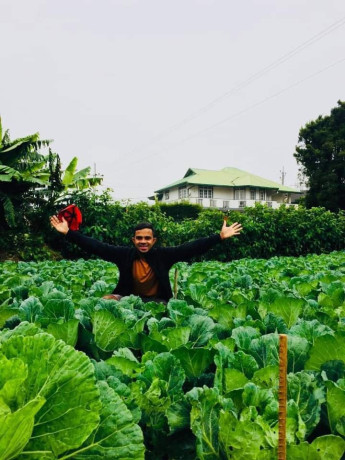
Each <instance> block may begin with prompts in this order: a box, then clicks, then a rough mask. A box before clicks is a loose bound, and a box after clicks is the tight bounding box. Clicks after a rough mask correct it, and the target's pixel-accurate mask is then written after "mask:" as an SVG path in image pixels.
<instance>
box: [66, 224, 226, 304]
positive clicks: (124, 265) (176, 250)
mask: <svg viewBox="0 0 345 460" xmlns="http://www.w3.org/2000/svg"><path fill="white" fill-rule="evenodd" d="M66 238H67V240H68V241H71V242H73V243H75V244H77V245H78V246H79V247H80V248H81V249H84V250H85V251H87V252H89V253H91V254H95V255H97V256H99V257H100V258H101V259H104V260H107V261H109V262H113V263H114V264H116V265H117V266H118V268H119V272H120V276H119V282H118V284H117V286H116V287H115V289H114V292H113V294H120V295H122V296H127V295H130V294H132V286H133V275H132V266H133V261H134V260H135V259H136V258H138V257H139V256H140V253H139V251H138V250H137V249H136V248H135V247H132V248H131V247H127V246H113V245H111V244H107V243H102V242H100V241H98V240H96V239H94V238H90V237H88V236H85V235H83V234H82V233H79V232H77V231H72V230H69V231H68V233H67V235H66ZM220 241H221V238H220V235H219V234H214V235H211V236H208V237H206V238H199V239H197V240H194V241H191V242H189V243H184V244H181V245H180V246H173V247H153V248H152V249H151V250H150V251H149V252H148V253H146V254H145V256H144V257H145V259H146V261H147V263H148V264H149V265H150V266H151V268H152V270H153V272H154V274H155V276H156V277H157V280H158V293H157V297H158V298H160V299H163V300H166V301H168V300H169V299H170V298H171V297H172V290H171V286H170V280H169V270H170V268H171V267H172V266H173V265H174V264H175V263H176V262H187V261H189V260H190V259H192V258H193V257H195V256H199V255H202V254H204V253H205V252H207V251H208V250H209V249H210V248H211V247H212V246H214V245H215V244H217V243H219V242H220Z"/></svg>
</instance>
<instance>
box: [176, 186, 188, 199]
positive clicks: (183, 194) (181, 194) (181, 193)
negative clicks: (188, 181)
mask: <svg viewBox="0 0 345 460" xmlns="http://www.w3.org/2000/svg"><path fill="white" fill-rule="evenodd" d="M178 197H179V198H180V199H183V198H187V187H179V188H178Z"/></svg>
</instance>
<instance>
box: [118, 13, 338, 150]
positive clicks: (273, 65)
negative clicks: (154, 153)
mask: <svg viewBox="0 0 345 460" xmlns="http://www.w3.org/2000/svg"><path fill="white" fill-rule="evenodd" d="M344 24H345V17H343V18H341V19H339V20H338V21H336V22H334V23H332V24H330V25H329V26H328V27H326V28H325V29H323V30H322V31H320V32H318V33H317V34H315V35H313V36H312V37H311V38H309V39H308V40H306V41H305V42H303V43H301V44H300V45H298V46H297V47H296V48H293V49H292V50H291V51H289V52H288V53H286V54H284V55H282V56H281V57H280V58H278V59H277V60H275V61H273V62H272V63H271V64H269V65H268V66H266V67H264V68H263V69H261V70H259V71H258V72H256V73H254V74H253V75H251V76H250V77H249V78H247V79H246V80H244V81H242V82H240V83H239V84H237V85H236V86H234V87H233V88H232V89H230V90H229V91H227V92H225V93H224V94H222V95H221V96H218V97H216V98H215V99H213V100H212V101H210V102H209V103H207V104H206V105H204V106H202V107H200V108H199V109H197V110H196V111H194V112H192V113H191V114H190V115H188V116H187V117H185V118H184V119H182V120H181V121H180V122H178V123H176V124H174V125H172V126H171V127H169V128H166V129H164V130H163V131H161V132H160V133H159V134H157V135H156V136H154V137H152V138H151V139H150V140H148V141H147V142H146V143H145V144H143V145H141V146H140V147H137V148H134V149H133V150H131V151H130V152H128V153H127V154H126V156H127V157H129V156H132V155H134V154H136V153H139V152H141V151H142V150H144V149H145V148H147V147H149V146H150V145H152V144H153V143H155V142H156V141H158V140H160V139H161V138H162V137H165V136H167V135H169V134H171V133H173V132H174V131H177V130H178V129H179V128H181V127H182V126H184V125H185V124H187V123H189V122H191V121H193V120H194V119H195V118H198V117H199V116H200V115H202V114H203V113H205V112H208V111H209V110H211V109H212V108H213V107H214V106H216V105H217V104H219V103H220V102H221V101H222V100H223V99H225V98H227V97H229V96H230V95H231V94H234V93H236V92H238V91H240V90H241V89H243V88H245V87H246V86H248V85H250V83H252V82H253V81H255V80H257V79H259V78H261V77H263V76H264V75H266V74H267V73H269V72H270V71H271V70H273V69H275V68H277V67H278V66H280V65H281V64H283V63H284V62H286V61H288V60H289V59H291V58H292V57H293V56H295V55H296V54H298V53H299V52H300V51H302V50H304V49H305V48H307V47H308V46H311V45H313V44H314V43H316V42H318V41H319V40H321V39H322V38H324V37H325V36H327V35H328V34H330V33H332V32H333V31H335V30H336V29H338V28H339V27H341V26H343V25H344Z"/></svg>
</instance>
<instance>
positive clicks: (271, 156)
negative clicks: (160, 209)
mask: <svg viewBox="0 0 345 460" xmlns="http://www.w3.org/2000/svg"><path fill="white" fill-rule="evenodd" d="M0 39H1V59H0V67H1V71H0V83H1V85H0V115H1V116H2V121H3V126H4V128H9V129H10V134H11V137H12V138H16V137H23V136H26V135H28V134H33V133H35V132H37V131H38V132H39V133H40V135H41V138H42V139H44V138H48V139H54V143H53V144H52V148H53V150H54V151H55V152H57V153H59V154H60V157H61V160H62V163H63V166H64V167H65V166H67V164H68V162H69V161H70V160H71V159H72V158H73V157H74V156H77V157H78V159H79V164H78V166H79V169H81V168H83V167H86V166H92V168H94V163H95V164H96V170H97V172H98V173H101V174H103V175H104V185H105V186H107V187H111V188H112V189H113V190H114V196H115V198H117V199H127V198H130V199H133V200H138V199H146V198H147V197H148V196H150V195H152V194H153V191H154V190H157V189H159V188H161V187H163V186H165V185H168V184H169V183H171V182H174V181H176V180H178V179H180V178H182V177H183V176H184V174H185V172H186V171H187V169H188V168H190V167H194V168H204V169H221V168H223V167H227V166H230V167H236V168H240V169H244V170H246V171H248V172H251V173H253V174H257V175H259V176H262V177H265V178H267V179H271V180H275V181H277V182H280V171H281V170H282V168H283V167H284V169H285V171H286V177H285V184H286V185H292V186H294V185H296V183H297V172H298V166H297V164H296V161H295V159H294V157H293V153H294V148H295V145H296V144H297V141H298V132H299V129H300V128H301V127H302V126H304V125H305V124H306V123H307V122H308V121H311V120H314V119H315V118H317V117H318V115H326V114H329V112H330V110H331V108H333V107H335V106H336V105H337V101H338V100H339V99H341V100H345V2H344V0H327V2H325V0H313V1H311V0H308V1H307V0H260V1H259V0H243V1H237V2H234V1H233V0H218V1H217V0H194V1H193V0H171V1H167V0H122V1H120V0H97V1H96V0H58V1H57V0H55V1H54V0H0Z"/></svg>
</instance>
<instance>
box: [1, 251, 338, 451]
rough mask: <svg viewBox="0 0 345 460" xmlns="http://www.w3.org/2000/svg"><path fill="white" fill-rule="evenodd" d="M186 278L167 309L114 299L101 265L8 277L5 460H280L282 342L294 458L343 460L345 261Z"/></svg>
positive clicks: (196, 271)
mask: <svg viewBox="0 0 345 460" xmlns="http://www.w3.org/2000/svg"><path fill="white" fill-rule="evenodd" d="M178 268H179V272H180V276H179V279H178V285H179V286H178V287H179V289H178V297H179V298H178V299H172V300H170V302H169V304H168V305H167V306H165V305H162V304H157V303H155V302H149V303H144V302H142V300H141V299H140V298H138V297H135V296H129V297H124V298H122V299H121V301H119V302H116V301H113V300H105V299H102V298H101V296H102V294H103V293H106V292H111V291H112V289H113V287H114V285H115V283H116V280H117V277H118V270H117V268H116V266H114V265H113V264H111V263H107V262H104V261H101V260H87V261H85V260H82V259H79V260H78V261H74V262H72V261H67V260H62V261H59V262H50V261H45V262H40V263H34V262H19V263H14V262H5V263H3V264H1V265H0V286H1V287H0V328H1V329H2V331H0V422H1V423H0V457H1V458H16V457H19V456H23V457H24V456H29V455H30V457H32V458H37V459H38V458H47V459H48V458H61V459H67V458H85V459H87V458H101V457H102V458H109V459H113V458H115V459H116V458H118V459H121V458H128V459H130V458H135V459H141V458H144V450H146V452H145V455H146V458H147V459H150V460H163V459H164V460H165V459H170V460H173V459H177V458H184V459H189V460H194V459H196V458H198V459H202V458H205V459H212V458H214V459H215V460H216V459H219V458H220V459H248V460H254V459H257V458H260V459H261V458H263V459H269V460H271V459H272V460H273V459H274V458H276V456H277V443H278V426H277V421H278V371H279V367H278V344H279V337H278V332H279V330H280V329H282V330H283V331H284V333H286V334H287V335H288V412H287V441H288V458H291V459H292V458H293V459H295V458H301V459H302V458H303V459H304V458H311V459H314V458H316V459H318V458H319V459H321V458H329V459H332V460H340V459H341V458H342V456H343V454H344V452H345V441H344V438H345V425H344V417H345V412H344V407H345V357H344V356H345V353H344V347H345V342H344V341H345V335H344V334H345V332H344V331H345V321H344V317H345V315H344V312H345V294H344V293H345V253H344V251H341V252H334V253H330V254H324V255H320V256H316V255H308V256H307V257H305V258H302V257H299V258H292V257H281V258H278V257H274V258H271V259H268V260H267V259H242V260H239V261H235V262H232V263H227V264H223V263H219V262H215V261H212V262H199V263H195V264H192V265H188V264H185V263H180V264H179V265H178ZM279 305H281V308H279ZM301 306H302V307H301ZM72 346H74V347H75V348H76V349H73V348H72ZM77 350H81V351H83V352H84V353H80V352H79V351H77ZM90 358H91V359H92V361H91V360H90ZM80 420H82V421H83V423H80ZM139 425H140V427H139ZM143 439H144V442H145V449H144V445H143ZM34 452H36V454H35V453H34ZM19 458H20V457H19Z"/></svg>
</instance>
